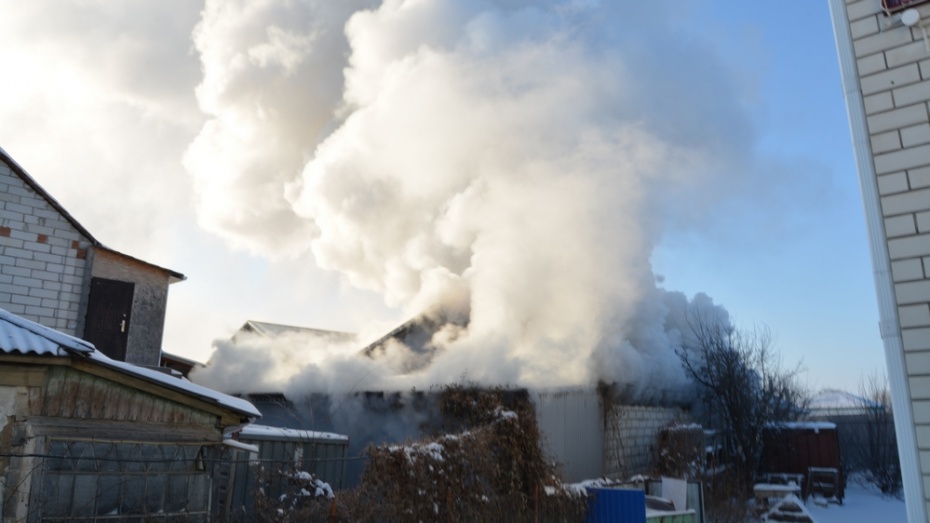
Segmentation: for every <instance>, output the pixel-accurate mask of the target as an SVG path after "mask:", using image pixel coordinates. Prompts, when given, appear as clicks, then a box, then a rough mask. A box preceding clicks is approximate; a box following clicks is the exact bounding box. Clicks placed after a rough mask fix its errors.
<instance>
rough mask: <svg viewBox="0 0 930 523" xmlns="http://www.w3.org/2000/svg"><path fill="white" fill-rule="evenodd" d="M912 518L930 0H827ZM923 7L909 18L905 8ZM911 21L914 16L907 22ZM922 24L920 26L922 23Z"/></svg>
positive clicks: (926, 233) (926, 347) (927, 290)
mask: <svg viewBox="0 0 930 523" xmlns="http://www.w3.org/2000/svg"><path fill="white" fill-rule="evenodd" d="M830 8H831V12H832V15H833V25H834V32H835V34H836V44H837V52H838V54H839V58H840V68H841V71H842V74H843V87H844V91H845V94H846V102H847V107H848V110H849V122H850V128H851V130H852V137H853V145H854V148H855V153H856V162H857V167H858V171H859V180H860V184H861V188H862V195H863V204H864V205H865V211H866V220H867V222H868V230H869V240H870V244H871V249H872V262H873V266H874V269H875V284H876V291H877V294H878V302H879V309H880V314H881V331H882V332H881V333H882V339H883V340H884V344H885V354H886V358H887V363H888V376H889V381H890V383H891V389H892V396H893V403H894V410H895V425H896V431H897V436H898V448H899V452H900V454H901V466H902V475H903V478H904V491H905V497H906V501H907V511H908V519H909V520H910V521H912V522H925V521H928V519H927V515H928V514H930V41H928V40H927V37H926V36H925V34H926V32H925V31H930V29H928V27H927V26H928V25H930V2H928V1H927V0H830ZM908 9H911V10H913V11H912V12H911V13H909V14H908V15H907V16H908V17H913V16H914V14H915V12H916V14H919V20H917V21H916V23H912V24H911V25H907V24H905V23H904V22H903V20H902V14H903V13H904V12H905V11H906V10H908ZM911 21H912V22H913V18H912V20H911ZM921 26H923V28H922V27H921Z"/></svg>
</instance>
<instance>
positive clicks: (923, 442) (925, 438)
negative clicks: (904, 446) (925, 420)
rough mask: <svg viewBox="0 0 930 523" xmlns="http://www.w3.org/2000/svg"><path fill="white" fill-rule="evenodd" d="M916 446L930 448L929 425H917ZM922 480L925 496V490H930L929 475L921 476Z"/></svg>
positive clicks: (925, 495)
mask: <svg viewBox="0 0 930 523" xmlns="http://www.w3.org/2000/svg"><path fill="white" fill-rule="evenodd" d="M915 428H916V429H917V447H918V448H919V449H930V426H926V425H917V427H915ZM923 481H924V497H925V498H926V497H930V496H927V494H926V493H927V492H930V475H926V476H923Z"/></svg>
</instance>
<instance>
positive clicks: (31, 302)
mask: <svg viewBox="0 0 930 523" xmlns="http://www.w3.org/2000/svg"><path fill="white" fill-rule="evenodd" d="M10 303H17V304H19V305H25V306H27V307H28V306H39V305H41V304H42V298H35V297H32V296H23V295H22V294H14V295H13V298H12V299H10Z"/></svg>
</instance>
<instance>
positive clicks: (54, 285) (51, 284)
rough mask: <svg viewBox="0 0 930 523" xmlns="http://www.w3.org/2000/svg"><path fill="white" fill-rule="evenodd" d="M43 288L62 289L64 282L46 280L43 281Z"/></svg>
mask: <svg viewBox="0 0 930 523" xmlns="http://www.w3.org/2000/svg"><path fill="white" fill-rule="evenodd" d="M42 288H43V289H48V290H50V291H60V290H62V284H60V283H58V282H57V281H48V280H46V281H43V282H42Z"/></svg>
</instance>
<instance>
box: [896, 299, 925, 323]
mask: <svg viewBox="0 0 930 523" xmlns="http://www.w3.org/2000/svg"><path fill="white" fill-rule="evenodd" d="M898 321H899V322H900V323H901V327H923V326H930V305H928V304H926V303H921V304H918V305H906V306H904V307H898Z"/></svg>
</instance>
